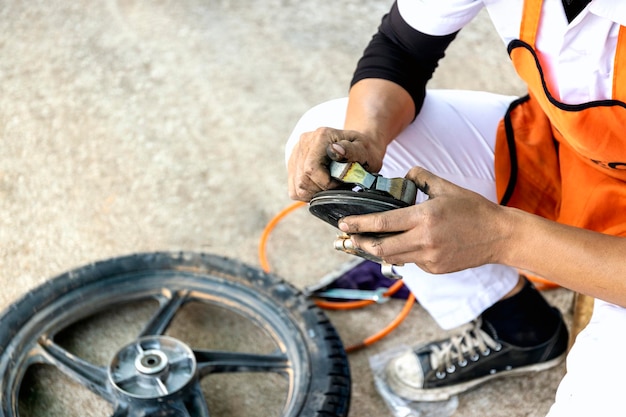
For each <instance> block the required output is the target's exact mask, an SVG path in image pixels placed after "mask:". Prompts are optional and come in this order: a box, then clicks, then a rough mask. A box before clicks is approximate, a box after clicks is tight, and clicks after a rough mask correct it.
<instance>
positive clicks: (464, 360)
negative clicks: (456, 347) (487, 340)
mask: <svg viewBox="0 0 626 417" xmlns="http://www.w3.org/2000/svg"><path fill="white" fill-rule="evenodd" d="M459 366H460V367H461V368H464V367H466V366H467V359H463V360H460V361H459Z"/></svg>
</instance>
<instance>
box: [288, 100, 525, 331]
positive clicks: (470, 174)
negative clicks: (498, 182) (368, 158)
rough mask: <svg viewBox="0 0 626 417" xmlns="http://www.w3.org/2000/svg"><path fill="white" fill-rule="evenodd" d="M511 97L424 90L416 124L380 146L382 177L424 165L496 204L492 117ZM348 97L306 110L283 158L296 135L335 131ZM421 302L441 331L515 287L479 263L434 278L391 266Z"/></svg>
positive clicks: (495, 268) (497, 269)
mask: <svg viewBox="0 0 626 417" xmlns="http://www.w3.org/2000/svg"><path fill="white" fill-rule="evenodd" d="M513 99H514V97H509V96H501V95H495V94H491V93H483V92H475V91H453V90H429V91H428V93H427V95H426V101H425V103H424V106H423V108H422V110H421V112H420V114H419V116H418V117H417V118H416V120H415V121H414V122H413V123H412V124H411V125H410V126H409V127H407V129H405V131H404V132H402V133H401V134H400V135H399V136H398V137H397V138H396V140H394V141H393V142H392V143H391V144H390V145H389V146H388V148H387V154H386V155H385V159H384V161H383V169H382V170H381V174H383V175H385V176H387V177H404V176H405V174H406V173H407V172H408V170H409V169H410V168H412V167H413V166H416V165H420V166H423V167H424V168H426V169H428V170H430V171H431V172H433V173H434V174H436V175H439V176H441V177H443V178H445V179H447V180H449V181H451V182H453V183H455V184H457V185H459V186H461V187H464V188H468V189H471V190H473V191H475V192H478V193H480V194H482V195H484V196H485V197H487V198H489V199H490V200H492V201H495V198H496V195H495V176H494V166H493V165H494V164H493V159H494V146H495V134H496V128H497V125H498V122H499V120H500V119H501V118H502V117H503V115H504V114H505V112H506V109H507V107H508V105H509V103H510V102H511V101H512V100H513ZM346 104H347V99H338V100H332V101H329V102H326V103H323V104H321V105H318V106H316V107H314V108H312V109H311V110H310V111H309V112H307V113H306V114H305V115H304V116H303V117H302V118H301V119H300V121H299V122H298V124H297V125H296V127H295V129H294V131H293V133H292V135H291V137H290V138H289V141H288V142H287V145H286V158H287V159H288V158H289V155H290V154H291V151H292V149H293V146H294V145H295V143H296V142H297V141H298V139H299V137H300V135H301V134H302V133H303V132H306V131H312V130H315V129H316V128H318V127H320V126H327V127H334V128H342V127H343V122H344V118H345V112H346ZM398 271H399V273H400V274H401V275H402V276H403V277H404V281H405V283H406V284H407V286H408V287H409V288H410V289H411V291H412V292H413V293H414V294H415V296H416V298H417V299H418V300H419V302H420V304H421V305H422V306H423V307H424V308H425V309H426V310H427V311H428V312H429V313H430V314H431V315H432V317H433V318H434V319H435V321H437V323H438V324H439V325H440V326H441V327H442V328H444V329H451V328H453V327H457V326H459V325H461V324H464V323H467V322H468V321H470V320H473V319H474V318H476V317H477V316H478V315H480V314H481V313H482V312H483V311H484V310H485V309H486V308H488V307H490V306H491V305H493V304H494V303H495V302H496V301H498V300H499V299H500V298H502V296H503V295H504V294H506V293H507V292H508V291H510V290H511V289H512V288H513V287H514V286H515V284H516V283H517V279H518V273H517V271H516V270H515V269H513V268H509V267H505V266H502V265H485V266H482V267H479V268H473V269H468V270H465V271H460V272H456V273H452V274H440V275H433V274H429V273H426V272H424V271H422V270H421V269H420V268H418V267H417V266H416V265H414V264H411V265H406V266H404V267H402V268H398Z"/></svg>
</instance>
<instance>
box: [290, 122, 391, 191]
mask: <svg viewBox="0 0 626 417" xmlns="http://www.w3.org/2000/svg"><path fill="white" fill-rule="evenodd" d="M380 146H381V145H380V143H379V142H378V143H377V141H376V140H373V139H372V138H369V137H367V136H366V135H364V134H362V133H359V132H356V131H353V130H338V129H331V128H328V127H321V128H319V129H317V130H315V131H313V132H307V133H304V134H302V136H301V137H300V141H299V142H298V143H297V144H296V146H295V147H294V149H293V152H292V153H291V156H290V158H289V163H288V166H287V169H288V174H289V196H290V197H291V198H292V199H293V200H301V201H309V200H310V199H311V198H312V197H313V196H314V195H315V194H316V193H318V192H320V191H324V190H327V189H330V188H335V187H336V186H337V185H339V182H338V181H337V180H334V179H333V178H331V176H330V172H329V170H328V166H329V164H330V162H331V161H333V160H334V161H340V162H359V163H360V164H361V165H363V167H364V168H365V169H367V170H368V171H370V172H378V171H379V170H380V168H381V167H382V161H383V156H384V154H385V149H384V148H383V149H381V148H380Z"/></svg>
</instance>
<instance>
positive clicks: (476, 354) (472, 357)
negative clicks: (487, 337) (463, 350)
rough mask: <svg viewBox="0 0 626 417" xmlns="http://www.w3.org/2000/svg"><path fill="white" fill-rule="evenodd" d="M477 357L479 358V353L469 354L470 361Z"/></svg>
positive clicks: (474, 360) (475, 359)
mask: <svg viewBox="0 0 626 417" xmlns="http://www.w3.org/2000/svg"><path fill="white" fill-rule="evenodd" d="M478 359H480V355H479V354H478V353H475V354H473V355H472V356H470V360H471V361H472V362H476V361H477V360H478Z"/></svg>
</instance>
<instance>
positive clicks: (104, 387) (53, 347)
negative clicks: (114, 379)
mask: <svg viewBox="0 0 626 417" xmlns="http://www.w3.org/2000/svg"><path fill="white" fill-rule="evenodd" d="M39 348H40V354H41V356H42V358H43V359H44V360H45V361H46V362H47V363H49V364H50V365H54V366H55V367H56V368H57V369H59V370H60V371H61V372H63V373H64V374H65V375H67V376H68V377H70V378H71V379H73V380H74V381H76V382H78V383H80V384H81V385H83V386H84V387H85V388H87V389H89V390H90V391H92V392H94V393H95V394H97V395H99V396H100V397H102V398H104V399H105V400H107V401H109V402H110V403H112V402H114V398H113V394H112V393H111V391H110V389H109V385H108V384H107V381H108V378H107V371H106V368H104V367H99V366H96V365H93V364H91V363H89V362H87V361H85V360H83V359H81V358H79V357H78V356H76V355H74V354H72V353H70V352H69V351H67V350H65V349H63V348H62V347H61V346H59V345H58V344H56V343H54V342H53V341H52V340H51V339H49V338H44V337H42V338H41V339H40V342H39Z"/></svg>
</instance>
